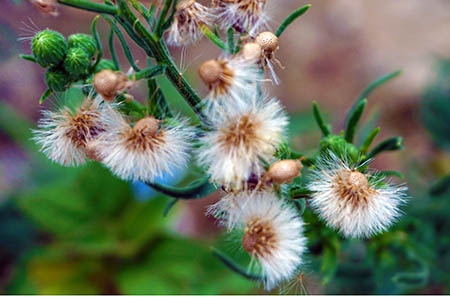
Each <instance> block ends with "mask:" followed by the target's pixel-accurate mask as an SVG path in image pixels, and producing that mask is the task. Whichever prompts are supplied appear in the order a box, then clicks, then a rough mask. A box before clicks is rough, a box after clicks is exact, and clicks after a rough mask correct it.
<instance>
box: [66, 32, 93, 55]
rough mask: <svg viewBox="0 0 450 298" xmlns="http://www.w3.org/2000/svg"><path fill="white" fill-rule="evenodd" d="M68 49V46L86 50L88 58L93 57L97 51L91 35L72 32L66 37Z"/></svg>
mask: <svg viewBox="0 0 450 298" xmlns="http://www.w3.org/2000/svg"><path fill="white" fill-rule="evenodd" d="M68 43H69V49H70V48H81V49H83V50H85V51H86V53H87V54H88V56H89V59H91V58H92V57H94V55H95V53H96V52H97V45H96V43H95V40H94V39H93V38H92V36H90V35H88V34H83V33H77V34H72V35H70V36H69V38H68Z"/></svg>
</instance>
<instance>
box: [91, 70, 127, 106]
mask: <svg viewBox="0 0 450 298" xmlns="http://www.w3.org/2000/svg"><path fill="white" fill-rule="evenodd" d="M93 84H94V88H95V90H96V91H97V92H98V93H99V94H100V95H101V96H102V97H103V99H105V100H107V101H113V100H114V98H115V97H116V96H117V94H119V93H120V92H122V91H124V90H125V89H126V88H128V87H129V86H130V84H131V82H130V81H129V80H128V77H127V76H126V75H125V74H123V73H121V72H120V71H113V70H110V69H104V70H102V71H100V72H99V73H97V74H96V75H95V76H94V80H93Z"/></svg>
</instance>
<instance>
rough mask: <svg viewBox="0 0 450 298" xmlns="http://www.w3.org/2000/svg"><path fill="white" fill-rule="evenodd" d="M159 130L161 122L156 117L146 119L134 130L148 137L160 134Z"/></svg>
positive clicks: (140, 121) (139, 122)
mask: <svg viewBox="0 0 450 298" xmlns="http://www.w3.org/2000/svg"><path fill="white" fill-rule="evenodd" d="M158 129H159V120H157V119H156V118H155V117H146V118H143V119H141V120H139V121H138V122H136V124H135V125H134V126H133V130H134V131H136V132H140V133H142V134H144V135H146V136H150V137H154V136H156V134H157V133H158Z"/></svg>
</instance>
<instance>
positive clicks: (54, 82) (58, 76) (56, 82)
mask: <svg viewBox="0 0 450 298" xmlns="http://www.w3.org/2000/svg"><path fill="white" fill-rule="evenodd" d="M45 83H46V84H47V86H48V88H50V89H51V90H53V91H61V92H62V91H65V90H66V89H67V86H68V85H69V84H70V77H69V75H68V74H67V73H66V72H65V71H64V70H61V69H57V68H49V69H48V70H47V72H46V73H45Z"/></svg>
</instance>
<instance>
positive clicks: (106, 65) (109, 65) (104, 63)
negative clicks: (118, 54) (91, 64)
mask: <svg viewBox="0 0 450 298" xmlns="http://www.w3.org/2000/svg"><path fill="white" fill-rule="evenodd" d="M104 69H112V70H117V69H116V65H115V64H114V62H112V61H111V60H108V59H102V60H100V62H99V63H98V64H97V67H96V68H95V73H97V72H100V71H102V70H104Z"/></svg>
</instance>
